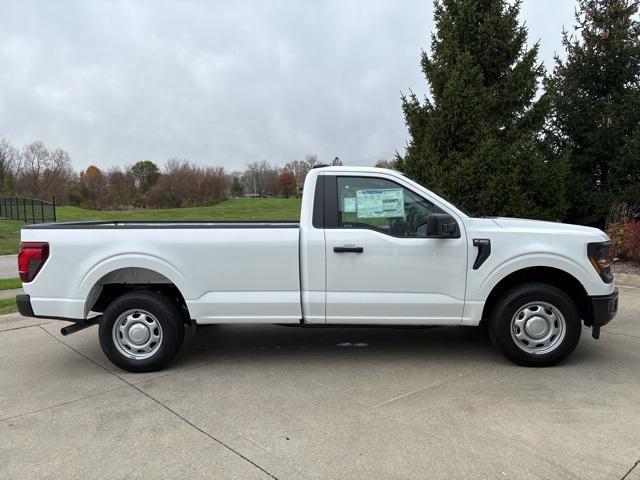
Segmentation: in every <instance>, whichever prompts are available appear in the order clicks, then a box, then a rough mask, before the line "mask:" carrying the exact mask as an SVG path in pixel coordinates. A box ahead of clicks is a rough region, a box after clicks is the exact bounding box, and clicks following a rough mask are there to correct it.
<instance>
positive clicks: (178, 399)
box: [0, 287, 640, 480]
mask: <svg viewBox="0 0 640 480" xmlns="http://www.w3.org/2000/svg"><path fill="white" fill-rule="evenodd" d="M639 317H640V288H632V287H621V306H620V313H619V316H618V318H617V319H616V320H615V321H614V323H613V324H611V325H610V326H609V327H607V328H605V329H604V330H603V334H602V338H601V339H600V340H599V341H596V340H593V339H592V338H591V337H590V332H589V331H588V330H586V329H585V331H584V334H583V337H582V340H581V342H580V345H579V346H578V348H577V350H576V352H575V353H574V354H573V356H572V357H571V358H570V359H569V360H568V361H567V362H566V363H564V364H563V365H561V366H559V367H555V368H548V369H527V368H521V367H517V366H514V365H512V364H511V363H509V362H508V361H506V360H505V359H503V358H502V357H501V356H500V355H499V354H498V353H496V352H495V351H494V349H493V348H492V346H491V345H490V342H489V340H488V339H487V338H486V337H485V335H484V334H483V333H482V332H481V331H478V330H476V329H465V328H435V329H423V330H416V329H352V330H345V329H331V330H323V329H299V328H291V327H278V326H250V325H237V326H215V327H208V328H205V329H202V330H201V331H200V334H199V336H198V337H196V338H188V339H187V341H186V343H185V348H184V350H183V351H182V353H181V355H180V356H179V357H178V359H177V360H176V361H175V363H173V364H172V366H171V367H170V368H169V369H167V370H165V371H162V372H157V373H153V374H137V375H136V374H129V373H126V372H123V371H121V370H118V369H116V368H115V367H113V366H112V365H111V364H110V363H108V361H107V360H106V359H105V357H104V356H103V354H102V352H101V351H100V347H99V345H98V341H97V331H96V328H95V327H92V328H91V329H88V330H85V331H82V332H79V333H77V334H75V335H72V336H69V337H61V336H60V334H59V329H60V327H61V326H62V325H63V324H62V323H61V322H48V323H47V322H44V321H39V320H20V319H17V318H16V317H4V318H3V319H2V320H0V330H3V331H2V332H1V333H0V362H1V363H0V419H1V420H0V477H1V478H7V479H9V478H11V479H18V478H29V479H31V478H65V479H66V478H109V479H111V478H127V479H129V478H167V479H175V478H215V479H227V478H238V479H250V478H278V479H294V478H333V479H408V478H416V479H437V478H456V479H459V478H488V479H495V478H518V479H521V478H525V479H528V478H547V479H570V478H580V479H621V478H623V477H625V475H626V477H625V478H626V479H627V480H629V479H639V478H640V466H639V467H637V468H635V469H634V465H636V463H637V461H638V460H640V318H639ZM344 342H347V343H352V344H353V343H360V342H361V343H364V344H366V346H364V345H363V346H360V347H353V346H343V347H341V346H338V344H342V343H344Z"/></svg>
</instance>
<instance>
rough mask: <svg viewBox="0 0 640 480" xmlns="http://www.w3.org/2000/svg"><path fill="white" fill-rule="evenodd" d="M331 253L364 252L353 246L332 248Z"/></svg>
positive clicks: (360, 248)
mask: <svg viewBox="0 0 640 480" xmlns="http://www.w3.org/2000/svg"><path fill="white" fill-rule="evenodd" d="M333 251H334V252H336V253H362V252H364V248H362V247H355V246H353V245H343V246H342V247H333Z"/></svg>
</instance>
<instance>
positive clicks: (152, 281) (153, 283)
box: [86, 268, 191, 323]
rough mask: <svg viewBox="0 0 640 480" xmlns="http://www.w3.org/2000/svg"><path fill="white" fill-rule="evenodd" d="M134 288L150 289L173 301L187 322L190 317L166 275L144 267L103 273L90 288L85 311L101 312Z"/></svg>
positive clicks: (182, 298) (176, 288)
mask: <svg viewBox="0 0 640 480" xmlns="http://www.w3.org/2000/svg"><path fill="white" fill-rule="evenodd" d="M135 290H151V291H153V292H156V293H159V294H160V295H163V296H165V297H167V298H168V299H170V300H171V301H173V302H174V303H175V304H176V305H177V306H178V308H179V309H180V311H181V312H183V314H184V317H185V322H187V323H189V322H190V321H191V317H190V315H189V309H188V308H187V304H186V302H185V300H184V297H183V296H182V293H180V290H179V289H178V287H177V286H176V285H175V284H174V283H172V282H171V280H169V279H168V278H167V277H165V276H164V275H161V274H159V273H157V272H154V271H152V270H148V269H144V268H121V269H119V270H114V271H113V272H110V273H108V274H107V275H104V276H103V277H102V278H101V279H100V280H98V282H96V284H95V285H94V287H93V288H92V289H91V292H90V294H89V298H88V299H87V305H86V311H87V312H89V311H93V312H98V313H102V312H104V310H105V309H106V308H107V306H108V305H109V304H110V303H111V302H112V301H113V300H115V299H116V298H118V297H120V296H122V295H124V294H125V293H128V292H132V291H135Z"/></svg>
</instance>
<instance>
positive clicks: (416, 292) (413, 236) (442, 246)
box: [324, 173, 467, 325]
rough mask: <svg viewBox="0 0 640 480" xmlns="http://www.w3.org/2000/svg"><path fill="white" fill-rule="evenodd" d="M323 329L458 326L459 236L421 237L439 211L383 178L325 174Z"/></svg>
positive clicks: (462, 266) (461, 291) (462, 256)
mask: <svg viewBox="0 0 640 480" xmlns="http://www.w3.org/2000/svg"><path fill="white" fill-rule="evenodd" d="M324 197H325V198H324V205H325V212H324V222H325V223H324V227H325V232H324V233H325V258H326V307H325V312H326V323H327V324H331V323H333V324H340V323H345V324H347V323H351V324H376V323H398V324H422V325H428V324H440V325H442V324H448V325H458V324H460V321H461V318H462V311H463V307H464V296H465V282H466V265H467V248H466V235H465V231H464V228H463V225H462V223H461V221H460V219H459V218H457V216H456V215H454V214H453V213H452V212H445V213H451V214H452V215H453V216H454V218H456V220H457V221H458V227H459V229H460V237H459V238H425V237H424V236H423V237H421V236H420V234H421V232H422V231H424V228H422V229H419V227H420V226H423V225H424V224H425V223H426V221H427V218H428V216H429V215H430V214H432V213H443V212H444V211H443V210H442V208H441V207H438V206H436V205H435V204H434V203H433V202H431V201H429V200H428V199H426V198H424V197H423V196H421V195H419V194H418V193H416V192H415V191H413V190H412V189H411V188H410V186H408V185H402V184H400V183H399V182H398V181H397V180H396V179H394V178H393V177H388V178H385V176H384V174H380V175H378V174H364V173H362V174H353V175H349V174H345V175H338V176H333V175H326V176H325V181H324Z"/></svg>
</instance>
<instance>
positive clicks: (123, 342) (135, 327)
mask: <svg viewBox="0 0 640 480" xmlns="http://www.w3.org/2000/svg"><path fill="white" fill-rule="evenodd" d="M99 337H100V346H101V347H102V351H103V352H104V354H105V355H106V356H107V358H109V360H111V361H112V362H113V363H114V364H115V365H117V366H118V367H120V368H122V369H123V370H127V371H129V372H151V371H154V370H160V369H161V368H162V367H164V366H165V365H166V364H167V363H168V362H170V361H171V360H172V359H173V358H174V357H175V356H176V354H177V353H178V351H179V350H180V347H181V345H182V341H183V339H184V323H183V316H182V315H181V313H180V311H179V310H178V307H177V306H176V305H175V304H174V303H173V302H171V301H170V300H168V299H167V298H166V297H164V296H162V295H160V294H158V293H155V292H151V291H144V290H143V291H134V292H129V293H126V294H124V295H122V296H121V297H118V298H117V299H115V300H114V301H113V302H111V304H110V305H109V306H108V307H107V308H106V310H105V311H104V314H103V316H102V321H101V322H100V329H99Z"/></svg>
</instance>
